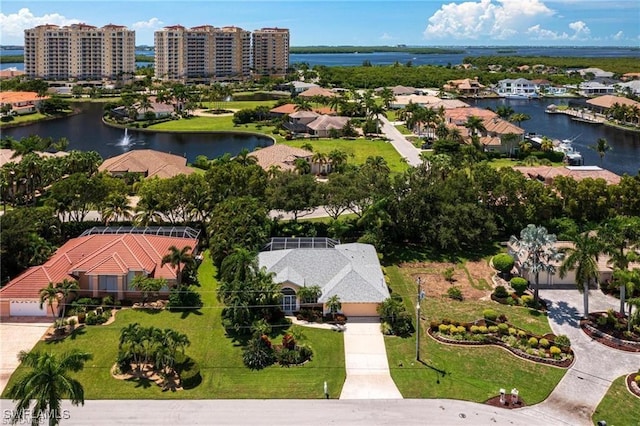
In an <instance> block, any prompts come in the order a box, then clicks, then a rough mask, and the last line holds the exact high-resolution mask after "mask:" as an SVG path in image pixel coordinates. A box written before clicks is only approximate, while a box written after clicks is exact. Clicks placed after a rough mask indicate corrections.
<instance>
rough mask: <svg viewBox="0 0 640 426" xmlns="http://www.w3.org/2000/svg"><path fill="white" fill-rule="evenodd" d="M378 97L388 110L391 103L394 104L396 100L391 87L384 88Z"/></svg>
mask: <svg viewBox="0 0 640 426" xmlns="http://www.w3.org/2000/svg"><path fill="white" fill-rule="evenodd" d="M378 96H379V97H380V99H381V100H382V105H384V107H385V108H386V109H389V107H390V106H391V102H393V101H394V100H395V98H396V96H395V95H394V94H393V90H392V89H391V88H389V87H385V88H383V89H382V90H381V91H380V93H378Z"/></svg>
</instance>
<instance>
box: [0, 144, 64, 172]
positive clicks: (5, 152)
mask: <svg viewBox="0 0 640 426" xmlns="http://www.w3.org/2000/svg"><path fill="white" fill-rule="evenodd" d="M15 153H16V152H15V151H14V150H13V149H8V148H0V167H2V166H4V165H5V164H7V163H16V164H17V163H19V162H20V161H21V160H22V155H15ZM35 153H36V154H38V156H39V157H41V158H49V157H64V156H66V155H69V153H68V152H66V151H57V152H40V151H35Z"/></svg>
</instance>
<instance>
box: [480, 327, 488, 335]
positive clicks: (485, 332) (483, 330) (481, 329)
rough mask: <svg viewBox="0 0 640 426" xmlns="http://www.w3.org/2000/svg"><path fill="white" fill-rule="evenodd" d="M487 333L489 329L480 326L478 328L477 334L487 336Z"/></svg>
mask: <svg viewBox="0 0 640 426" xmlns="http://www.w3.org/2000/svg"><path fill="white" fill-rule="evenodd" d="M488 331H489V329H488V328H487V326H485V325H481V326H479V327H478V333H480V334H487V332H488Z"/></svg>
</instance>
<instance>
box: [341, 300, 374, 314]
mask: <svg viewBox="0 0 640 426" xmlns="http://www.w3.org/2000/svg"><path fill="white" fill-rule="evenodd" d="M377 309H378V304H377V303H343V304H342V309H341V311H342V312H343V313H344V314H345V315H346V316H347V317H377V316H379V315H378V312H377Z"/></svg>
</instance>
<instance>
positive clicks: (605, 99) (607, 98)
mask: <svg viewBox="0 0 640 426" xmlns="http://www.w3.org/2000/svg"><path fill="white" fill-rule="evenodd" d="M587 103H588V104H589V105H595V106H599V107H602V108H611V107H612V106H613V105H614V104H616V103H617V104H619V105H630V106H633V105H636V106H639V107H640V102H636V101H634V100H631V99H629V98H625V97H622V96H614V95H604V96H598V97H597V98H593V99H589V100H588V101H587Z"/></svg>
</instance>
